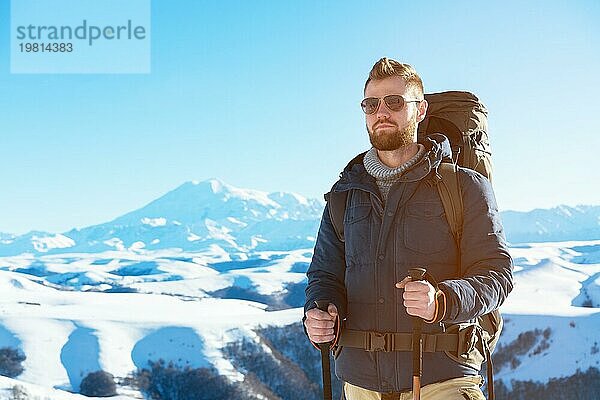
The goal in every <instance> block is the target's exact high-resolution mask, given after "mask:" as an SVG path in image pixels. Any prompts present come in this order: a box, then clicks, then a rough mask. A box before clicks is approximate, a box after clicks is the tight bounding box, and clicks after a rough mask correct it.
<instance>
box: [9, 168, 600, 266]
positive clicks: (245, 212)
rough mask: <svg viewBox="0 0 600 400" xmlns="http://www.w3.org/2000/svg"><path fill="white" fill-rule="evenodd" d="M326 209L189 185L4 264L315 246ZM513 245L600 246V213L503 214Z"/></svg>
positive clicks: (45, 235) (16, 244) (283, 196)
mask: <svg viewBox="0 0 600 400" xmlns="http://www.w3.org/2000/svg"><path fill="white" fill-rule="evenodd" d="M323 207H324V203H323V202H322V201H320V200H316V199H307V198H305V197H302V196H300V195H298V194H294V193H283V192H276V193H266V192H261V191H257V190H250V189H239V188H236V187H233V186H231V185H228V184H225V183H223V182H221V181H219V180H216V179H211V180H207V181H203V182H187V183H185V184H183V185H181V186H179V187H178V188H176V189H174V190H173V191H171V192H169V193H167V194H165V195H164V196H162V197H160V198H158V199H156V200H154V201H152V202H151V203H149V204H148V205H146V206H144V207H142V208H140V209H138V210H135V211H132V212H130V213H127V214H125V215H123V216H121V217H118V218H116V219H115V220H113V221H110V222H107V223H103V224H100V225H94V226H90V227H86V228H83V229H72V230H70V231H68V232H63V233H49V232H39V231H32V232H29V233H27V234H25V235H21V236H15V235H10V234H0V256H11V255H18V254H22V253H32V254H38V255H42V254H61V253H72V252H78V253H97V252H103V251H110V250H119V251H121V250H127V249H131V250H136V249H138V250H139V249H145V250H159V249H181V250H185V251H206V250H210V249H213V248H218V249H221V250H222V251H224V252H226V253H248V252H252V251H260V250H272V251H276V250H293V249H298V248H310V247H313V246H314V241H315V235H316V232H317V230H318V226H319V222H320V218H321V216H322V212H323ZM502 218H503V222H504V226H505V229H506V232H507V237H508V240H509V241H510V242H511V243H528V242H547V241H564V240H594V239H600V206H578V207H567V206H559V207H556V208H552V209H549V210H540V209H536V210H533V211H530V212H516V211H505V212H503V213H502Z"/></svg>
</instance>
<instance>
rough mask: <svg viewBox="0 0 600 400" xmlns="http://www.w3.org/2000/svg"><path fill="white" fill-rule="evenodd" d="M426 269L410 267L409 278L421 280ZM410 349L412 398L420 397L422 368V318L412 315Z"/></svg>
mask: <svg viewBox="0 0 600 400" xmlns="http://www.w3.org/2000/svg"><path fill="white" fill-rule="evenodd" d="M426 272H427V271H426V270H425V269H424V268H410V269H409V270H408V273H409V275H410V278H411V280H412V281H413V282H414V281H421V280H423V277H424V276H425V273H426ZM412 325H413V333H412V351H413V400H420V399H421V374H422V370H423V337H422V335H421V331H422V329H423V320H422V319H421V318H419V317H412Z"/></svg>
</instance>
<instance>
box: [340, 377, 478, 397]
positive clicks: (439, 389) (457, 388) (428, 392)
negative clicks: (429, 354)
mask: <svg viewBox="0 0 600 400" xmlns="http://www.w3.org/2000/svg"><path fill="white" fill-rule="evenodd" d="M482 382H483V378H481V376H466V377H463V378H455V379H450V380H447V381H444V382H437V383H432V384H429V385H426V386H423V387H422V388H421V400H465V399H466V400H485V396H484V395H483V393H482V392H481V389H480V386H481V384H482ZM344 394H345V396H346V400H412V398H413V397H412V396H413V395H412V390H409V391H406V392H402V393H384V394H382V393H378V392H373V391H371V390H367V389H363V388H361V387H358V386H354V385H351V384H349V383H347V382H344Z"/></svg>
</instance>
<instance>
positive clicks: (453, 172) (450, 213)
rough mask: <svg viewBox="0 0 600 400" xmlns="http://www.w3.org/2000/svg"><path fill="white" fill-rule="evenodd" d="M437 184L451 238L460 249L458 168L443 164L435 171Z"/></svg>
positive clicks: (460, 206)
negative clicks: (452, 237)
mask: <svg viewBox="0 0 600 400" xmlns="http://www.w3.org/2000/svg"><path fill="white" fill-rule="evenodd" d="M437 172H438V174H439V176H438V182H437V183H436V187H437V189H438V192H439V194H440V198H441V199H442V204H443V205H444V213H445V214H446V219H447V220H448V225H450V230H451V231H452V236H454V240H455V241H456V244H457V245H458V246H459V248H460V240H461V237H462V225H463V219H464V211H463V207H464V206H463V200H462V192H461V188H460V183H459V181H458V166H457V165H456V164H452V163H447V162H443V163H441V164H440V165H439V167H438V170H437Z"/></svg>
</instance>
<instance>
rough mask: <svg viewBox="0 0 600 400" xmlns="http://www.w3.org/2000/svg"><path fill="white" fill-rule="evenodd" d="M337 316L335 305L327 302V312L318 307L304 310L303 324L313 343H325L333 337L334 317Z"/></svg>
mask: <svg viewBox="0 0 600 400" xmlns="http://www.w3.org/2000/svg"><path fill="white" fill-rule="evenodd" d="M337 316H338V310H337V308H336V306H335V305H333V304H331V303H329V306H328V307H327V312H325V311H321V310H319V309H318V308H313V309H310V310H308V311H307V312H306V319H305V320H304V326H305V327H306V332H307V333H308V337H309V339H310V340H311V341H313V342H314V343H327V342H331V341H333V340H334V339H335V319H336V318H337Z"/></svg>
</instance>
